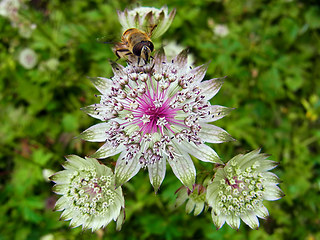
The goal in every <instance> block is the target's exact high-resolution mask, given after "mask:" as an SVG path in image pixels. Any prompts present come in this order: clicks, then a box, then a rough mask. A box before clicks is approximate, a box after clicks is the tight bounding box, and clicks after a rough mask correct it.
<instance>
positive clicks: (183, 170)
mask: <svg viewBox="0 0 320 240" xmlns="http://www.w3.org/2000/svg"><path fill="white" fill-rule="evenodd" d="M172 143H173V145H174V147H175V151H176V154H177V155H176V156H175V157H174V159H171V158H169V157H168V158H167V159H168V162H169V164H170V166H171V168H172V171H173V173H174V174H175V175H176V177H177V178H178V179H179V180H180V181H181V182H182V183H183V184H184V185H185V186H187V187H188V188H189V189H192V185H193V184H194V182H195V178H196V169H195V167H194V164H193V162H192V160H191V158H190V156H189V154H187V153H186V152H185V151H183V150H181V149H180V146H179V144H178V143H176V142H175V141H173V140H172Z"/></svg>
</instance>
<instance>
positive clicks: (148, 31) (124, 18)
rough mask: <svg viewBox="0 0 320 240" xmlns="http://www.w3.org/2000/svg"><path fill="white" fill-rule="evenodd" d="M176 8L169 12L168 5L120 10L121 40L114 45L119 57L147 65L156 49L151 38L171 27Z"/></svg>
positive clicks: (140, 64)
mask: <svg viewBox="0 0 320 240" xmlns="http://www.w3.org/2000/svg"><path fill="white" fill-rule="evenodd" d="M175 13H176V10H175V9H173V10H172V11H171V12H170V13H168V8H167V7H162V8H161V9H157V8H150V7H138V8H135V9H132V10H128V9H125V10H124V11H123V12H121V11H118V16H119V21H120V23H121V25H122V31H123V34H122V37H121V42H119V43H116V44H115V46H114V47H113V51H114V53H115V54H116V55H117V57H118V59H120V58H124V59H126V60H128V61H129V62H134V63H135V62H136V61H137V63H138V64H137V65H138V66H139V67H142V66H144V65H146V64H147V63H148V62H149V60H150V58H151V56H150V55H151V53H152V52H153V50H154V44H153V42H152V40H151V37H152V39H155V38H158V37H160V36H161V35H162V34H163V33H165V31H167V29H168V28H169V26H170V24H171V23H172V20H173V18H174V16H175Z"/></svg>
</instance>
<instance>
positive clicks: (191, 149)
mask: <svg viewBox="0 0 320 240" xmlns="http://www.w3.org/2000/svg"><path fill="white" fill-rule="evenodd" d="M180 146H181V148H182V149H183V150H184V151H186V152H188V153H190V154H191V155H192V156H194V157H195V158H198V159H199V160H201V161H204V162H211V163H220V164H223V162H222V161H221V160H220V158H219V156H218V154H217V153H216V152H215V151H214V150H213V149H212V148H211V147H209V146H208V145H206V144H200V145H195V144H194V143H193V142H186V141H183V142H181V145H180Z"/></svg>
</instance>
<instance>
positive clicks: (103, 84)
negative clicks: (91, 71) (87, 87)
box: [89, 77, 114, 94]
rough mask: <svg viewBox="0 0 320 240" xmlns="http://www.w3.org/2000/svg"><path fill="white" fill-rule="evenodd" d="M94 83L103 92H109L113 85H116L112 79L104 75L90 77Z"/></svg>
mask: <svg viewBox="0 0 320 240" xmlns="http://www.w3.org/2000/svg"><path fill="white" fill-rule="evenodd" d="M89 79H90V80H91V82H92V83H93V85H94V86H95V87H96V88H97V89H98V91H99V92H101V93H102V94H107V93H109V91H110V89H111V87H112V86H113V85H114V83H113V82H112V80H111V79H108V78H103V77H89Z"/></svg>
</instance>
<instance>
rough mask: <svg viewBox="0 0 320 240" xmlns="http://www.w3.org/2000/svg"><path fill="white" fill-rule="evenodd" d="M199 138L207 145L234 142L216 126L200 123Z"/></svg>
mask: <svg viewBox="0 0 320 240" xmlns="http://www.w3.org/2000/svg"><path fill="white" fill-rule="evenodd" d="M200 126H201V130H200V132H199V137H200V138H201V139H202V140H204V141H206V142H209V143H222V142H228V141H234V139H233V138H232V137H231V136H230V135H229V133H227V132H226V131H225V130H223V129H222V128H219V127H217V126H214V125H211V124H206V123H202V124H201V125H200Z"/></svg>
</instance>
